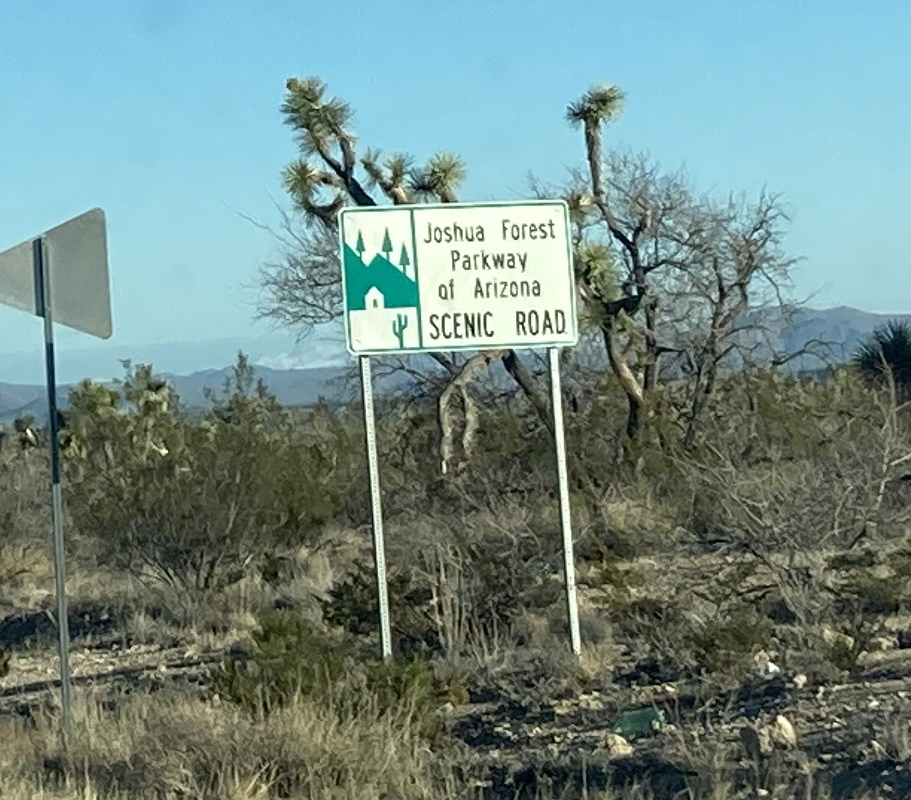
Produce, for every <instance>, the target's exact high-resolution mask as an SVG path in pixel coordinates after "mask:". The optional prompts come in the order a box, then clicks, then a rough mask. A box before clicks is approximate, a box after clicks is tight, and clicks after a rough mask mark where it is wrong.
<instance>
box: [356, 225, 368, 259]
mask: <svg viewBox="0 0 911 800" xmlns="http://www.w3.org/2000/svg"><path fill="white" fill-rule="evenodd" d="M354 249H355V250H357V254H358V255H359V256H360V257H361V261H363V260H364V250H366V249H367V248H366V247H364V237H363V235H362V234H361V232H360V231H358V232H357V243H356V244H355V245H354Z"/></svg>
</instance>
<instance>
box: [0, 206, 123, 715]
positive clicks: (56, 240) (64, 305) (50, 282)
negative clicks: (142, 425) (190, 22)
mask: <svg viewBox="0 0 911 800" xmlns="http://www.w3.org/2000/svg"><path fill="white" fill-rule="evenodd" d="M0 303H2V304H3V305H6V306H10V307H12V308H17V309H19V310H20V311H26V312H28V313H30V314H34V315H36V316H38V317H42V318H43V319H44V364H45V373H46V377H47V407H48V408H47V410H48V426H47V428H48V450H49V453H50V467H51V475H50V478H51V502H52V505H51V518H52V525H53V534H54V567H55V570H54V571H55V584H56V593H57V632H58V646H59V654H60V701H61V721H62V727H63V731H64V733H66V731H68V730H69V728H70V721H71V713H72V710H71V705H70V665H69V646H70V630H69V619H68V613H69V612H68V610H67V602H66V550H65V547H64V539H63V493H62V490H61V487H60V444H59V442H58V432H59V420H58V416H57V367H56V358H55V355H54V323H55V322H58V323H60V324H61V325H66V326H67V327H69V328H74V329H75V330H78V331H82V332H83V333H87V334H89V335H90V336H97V337H98V338H100V339H107V338H109V337H110V335H111V293H110V285H109V279H108V252H107V232H106V226H105V218H104V212H103V211H102V210H101V209H100V208H94V209H92V210H91V211H87V212H85V213H84V214H80V215H79V216H78V217H74V218H73V219H71V220H68V221H67V222H64V223H63V224H62V225H58V226H57V227H56V228H51V229H50V230H49V231H45V232H44V233H42V234H39V235H38V236H35V237H33V238H32V239H28V240H27V241H25V242H22V243H21V244H18V245H16V246H15V247H11V248H10V249H9V250H5V251H4V252H2V253H0Z"/></svg>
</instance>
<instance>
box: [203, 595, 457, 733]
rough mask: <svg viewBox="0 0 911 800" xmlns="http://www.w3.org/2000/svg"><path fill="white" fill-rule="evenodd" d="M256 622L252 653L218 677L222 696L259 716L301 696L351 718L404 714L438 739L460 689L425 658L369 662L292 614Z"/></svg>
mask: <svg viewBox="0 0 911 800" xmlns="http://www.w3.org/2000/svg"><path fill="white" fill-rule="evenodd" d="M258 622H259V628H258V630H257V631H256V632H255V633H254V634H253V642H252V646H251V647H250V650H249V652H247V653H245V654H243V655H235V656H232V657H229V658H228V659H227V660H226V662H225V663H224V665H223V666H222V667H220V668H219V669H218V670H217V671H216V672H215V674H214V677H213V691H214V692H215V693H216V694H217V695H218V696H219V697H220V698H222V699H224V700H226V701H228V702H230V703H233V704H235V705H238V706H240V707H241V708H243V709H245V710H246V711H248V712H250V713H252V714H254V715H257V716H259V715H269V714H271V713H272V712H274V711H276V710H277V709H279V708H283V707H287V706H288V705H289V704H291V703H292V702H294V701H296V700H298V699H300V698H309V699H311V700H315V701H317V702H320V703H324V704H326V705H327V706H328V707H330V708H332V709H333V710H334V711H335V712H337V713H338V714H339V715H340V716H343V717H345V718H347V719H354V718H357V717H364V716H373V717H376V718H378V717H381V716H384V715H387V714H391V713H396V712H407V715H408V716H409V718H410V719H411V720H412V723H413V724H415V725H416V728H417V730H418V732H419V733H420V734H421V735H422V736H424V737H426V738H428V739H435V738H437V737H438V736H440V735H441V733H442V730H443V729H442V722H441V719H440V716H439V713H438V709H439V708H440V707H441V706H442V705H443V703H445V702H446V701H447V700H451V699H452V698H453V697H454V696H457V695H458V689H459V687H458V686H457V685H455V684H454V683H453V680H452V678H451V676H450V677H449V678H448V679H445V680H441V679H438V678H437V677H436V676H435V675H434V673H433V670H432V669H431V667H430V666H429V665H428V663H427V662H426V661H425V660H424V659H422V658H420V657H419V656H414V657H413V658H411V659H403V658H395V659H389V660H380V659H377V658H376V657H371V656H369V655H367V654H365V653H364V652H363V649H362V648H361V647H359V646H358V644H357V643H355V642H354V641H352V640H350V639H343V638H340V637H338V636H334V635H332V634H330V633H328V632H327V631H325V630H323V629H321V628H320V627H318V626H317V625H315V624H314V623H312V622H311V621H309V620H308V619H306V618H305V617H303V616H302V615H301V614H300V613H298V612H297V611H293V610H287V609H282V610H275V609H270V610H269V611H266V612H264V613H263V614H262V615H261V616H260V618H259V620H258Z"/></svg>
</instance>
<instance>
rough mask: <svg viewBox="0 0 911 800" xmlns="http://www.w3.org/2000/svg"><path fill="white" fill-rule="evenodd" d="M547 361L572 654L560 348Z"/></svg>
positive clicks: (578, 647)
mask: <svg viewBox="0 0 911 800" xmlns="http://www.w3.org/2000/svg"><path fill="white" fill-rule="evenodd" d="M547 356H548V360H549V362H550V399H551V404H552V406H551V407H552V410H553V418H554V444H555V446H556V451H557V487H558V492H559V498H560V528H561V531H562V533H563V574H564V578H565V582H566V606H567V609H568V611H569V641H570V645H571V646H572V651H573V654H574V655H579V654H580V653H581V652H582V639H581V636H580V633H579V601H578V599H577V598H576V561H575V556H574V554H573V522H572V515H571V513H570V507H569V476H568V473H567V469H566V436H565V434H564V430H563V392H562V388H561V385H560V349H559V348H558V347H551V348H549V349H548V351H547Z"/></svg>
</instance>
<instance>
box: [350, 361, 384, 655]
mask: <svg viewBox="0 0 911 800" xmlns="http://www.w3.org/2000/svg"><path fill="white" fill-rule="evenodd" d="M358 360H359V361H360V366H361V396H362V398H363V400H364V433H365V434H366V438H367V469H368V472H369V475H370V510H371V512H372V515H373V557H374V563H375V566H376V588H377V594H378V597H379V605H380V642H381V647H382V653H383V658H389V657H390V656H391V655H392V632H391V630H390V624H389V594H388V589H387V585H386V546H385V544H384V542H383V503H382V492H381V491H380V465H379V458H378V457H377V452H376V416H375V414H374V410H373V376H372V375H371V371H370V356H360V357H359V359H358Z"/></svg>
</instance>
